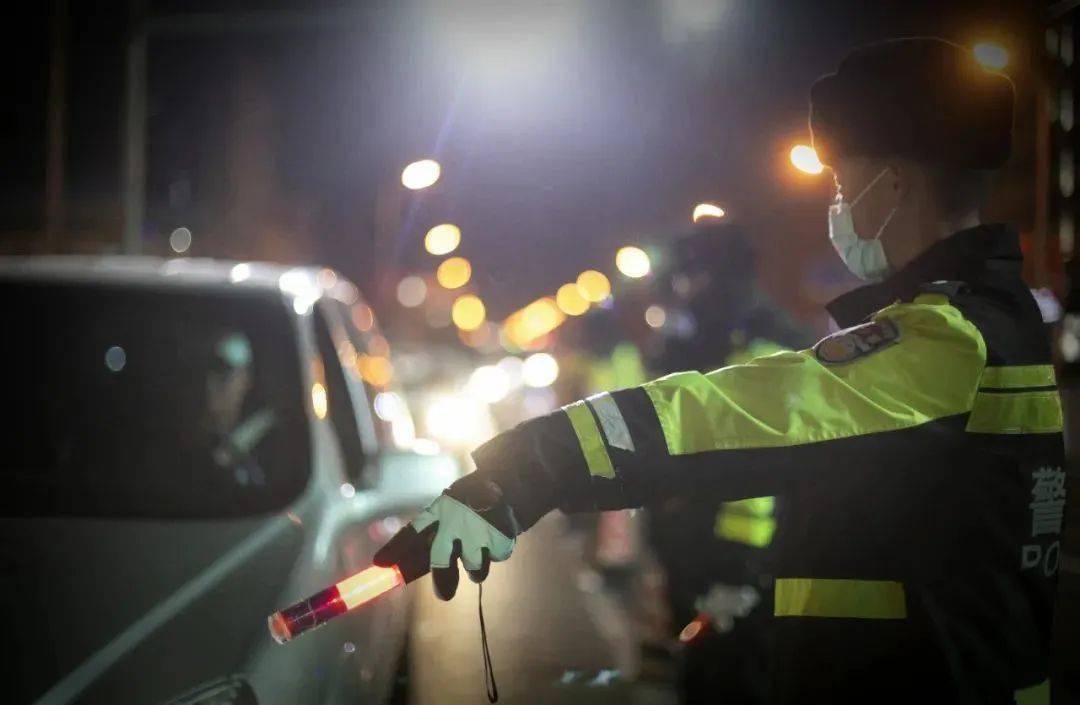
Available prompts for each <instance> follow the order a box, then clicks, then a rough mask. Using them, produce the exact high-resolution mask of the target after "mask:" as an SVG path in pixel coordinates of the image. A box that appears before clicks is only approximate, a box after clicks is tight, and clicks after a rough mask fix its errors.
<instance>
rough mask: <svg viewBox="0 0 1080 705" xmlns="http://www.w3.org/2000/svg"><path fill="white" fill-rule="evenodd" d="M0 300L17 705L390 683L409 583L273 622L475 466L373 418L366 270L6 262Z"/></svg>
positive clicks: (377, 355)
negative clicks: (347, 275) (352, 606)
mask: <svg viewBox="0 0 1080 705" xmlns="http://www.w3.org/2000/svg"><path fill="white" fill-rule="evenodd" d="M0 296H2V297H3V299H4V300H5V301H7V304H8V305H7V307H6V309H7V310H8V311H9V315H8V317H7V318H6V320H5V321H4V333H5V335H4V338H5V340H6V341H7V342H6V344H5V345H4V346H3V353H2V361H3V369H4V370H5V371H6V372H7V380H6V381H5V387H6V388H7V390H8V393H7V399H8V400H9V413H10V416H9V418H10V419H11V421H9V422H8V425H7V429H6V432H5V433H4V434H3V441H2V442H0V443H2V448H3V450H2V456H0V457H2V458H3V463H4V469H5V472H4V478H5V481H6V482H5V485H4V488H3V490H4V491H3V492H2V493H0V505H2V509H3V511H2V512H0V514H2V518H0V526H2V530H0V537H2V538H0V562H2V563H3V566H4V570H3V575H4V577H3V579H2V580H0V586H2V598H3V603H4V604H5V605H7V608H6V610H5V611H6V614H7V615H8V617H7V622H8V625H9V627H8V629H9V637H8V639H9V643H12V644H14V645H17V647H16V648H15V649H13V658H14V659H15V664H14V666H15V673H16V674H17V679H16V682H15V698H14V702H38V703H63V702H73V701H78V702H80V703H120V702H125V703H180V702H183V703H211V702H212V703H215V704H225V703H231V702H232V703H252V702H258V703H335V702H344V701H349V702H382V701H384V700H385V699H386V698H387V697H388V695H389V694H390V691H391V689H392V687H393V683H394V679H395V674H396V672H397V669H398V660H399V658H400V656H401V654H402V649H403V644H404V637H405V630H406V626H407V625H406V608H407V606H406V602H405V598H404V595H403V594H401V591H398V594H392V595H388V596H386V597H385V598H383V599H381V600H379V601H377V602H375V603H373V604H371V605H369V606H367V607H366V608H365V609H363V610H359V611H358V612H357V613H353V614H349V615H346V616H344V617H342V618H340V619H338V620H335V621H334V622H332V623H330V624H328V625H327V626H326V627H324V628H322V629H319V630H316V631H315V632H313V633H311V634H309V635H305V636H304V637H302V638H300V639H297V640H296V641H295V642H292V643H290V644H288V645H287V646H278V645H275V644H273V642H272V641H271V639H270V637H269V636H268V634H267V630H266V617H267V615H268V614H270V613H271V612H272V611H274V610H275V609H278V608H281V607H283V606H286V605H288V604H290V603H292V602H293V601H295V600H296V599H299V598H303V597H306V596H307V595H309V594H311V593H313V592H315V591H317V590H320V589H322V588H323V587H325V586H327V585H329V584H332V583H333V582H335V581H337V580H339V579H341V578H342V577H343V576H346V575H349V574H351V573H353V572H355V571H357V570H360V569H362V568H364V567H366V566H367V565H368V564H369V563H370V559H371V556H372V554H373V553H374V551H375V549H377V548H378V546H380V545H381V544H382V542H383V541H384V540H386V539H387V538H389V536H391V535H392V534H393V533H394V531H396V530H397V528H399V527H400V526H401V521H402V518H404V517H407V516H409V515H410V514H412V513H414V512H415V511H416V510H417V509H419V508H420V507H422V506H423V505H424V504H426V503H427V502H428V501H430V500H431V499H432V498H433V497H434V496H435V494H436V493H437V492H438V491H440V490H441V488H442V487H444V486H445V485H446V484H448V483H449V482H451V481H452V480H453V479H454V478H455V477H456V476H457V474H458V469H457V466H456V464H455V463H454V461H453V460H452V459H450V458H447V457H445V456H437V455H429V456H423V455H419V454H416V453H412V452H409V451H406V450H402V449H400V448H395V447H394V445H393V443H392V440H391V439H392V437H393V432H392V431H393V429H390V428H387V427H386V426H387V424H386V423H384V422H382V421H380V420H379V418H378V417H377V416H376V415H375V414H374V413H373V409H372V404H371V403H369V402H370V401H372V400H373V399H374V397H375V392H376V389H377V388H385V385H386V383H387V382H388V381H389V374H388V370H389V369H390V364H389V357H388V356H389V347H388V345H387V344H386V341H385V339H383V338H382V337H381V336H380V335H379V334H378V332H377V330H376V328H375V321H374V316H373V315H372V313H371V310H370V308H368V307H367V305H366V303H365V302H364V301H363V300H362V299H361V297H360V294H359V292H358V291H357V290H356V287H354V286H353V285H352V284H350V283H349V282H347V281H345V280H343V279H342V278H341V277H339V276H338V275H337V274H336V273H334V272H333V271H331V270H327V269H324V270H314V269H299V268H293V269H288V268H284V267H279V266H273V265H264V264H256V263H225V262H217V261H209V260H184V259H176V260H159V259H150V258H93V259H89V258H67V257H51V258H13V259H0ZM12 630H13V631H12ZM9 688H10V686H9ZM8 702H12V700H8Z"/></svg>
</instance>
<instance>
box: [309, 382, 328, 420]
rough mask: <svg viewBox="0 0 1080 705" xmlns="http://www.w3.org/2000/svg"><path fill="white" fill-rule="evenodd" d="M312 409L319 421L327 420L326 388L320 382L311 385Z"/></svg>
mask: <svg viewBox="0 0 1080 705" xmlns="http://www.w3.org/2000/svg"><path fill="white" fill-rule="evenodd" d="M311 408H312V409H314V410H315V416H317V417H318V418H319V419H325V418H326V387H324V386H323V385H322V383H320V382H316V383H315V384H313V385H311Z"/></svg>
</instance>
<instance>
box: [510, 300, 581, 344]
mask: <svg viewBox="0 0 1080 705" xmlns="http://www.w3.org/2000/svg"><path fill="white" fill-rule="evenodd" d="M565 320H566V314H564V313H563V312H562V310H561V309H560V308H559V306H558V304H557V303H555V299H553V298H551V297H550V296H545V297H544V298H542V299H537V300H536V301H533V302H532V303H531V304H529V305H528V306H526V307H525V308H522V309H518V310H517V311H515V312H514V313H512V314H510V316H508V317H507V319H506V321H505V322H504V323H503V331H504V332H505V333H506V337H507V338H508V339H509V340H510V342H511V343H513V344H514V345H516V346H517V347H519V348H523V347H525V346H526V345H528V344H529V343H531V342H532V341H534V340H536V339H537V338H539V337H541V336H543V335H545V334H547V333H550V332H551V331H553V330H555V329H556V328H558V327H559V326H561V325H562V323H563V321H565Z"/></svg>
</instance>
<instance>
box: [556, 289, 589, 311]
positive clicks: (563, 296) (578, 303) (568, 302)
mask: <svg viewBox="0 0 1080 705" xmlns="http://www.w3.org/2000/svg"><path fill="white" fill-rule="evenodd" d="M555 303H556V304H558V306H559V308H560V309H561V310H562V312H563V313H565V314H566V315H568V316H580V315H581V314H583V313H585V312H586V311H588V310H589V302H588V301H586V300H585V297H584V296H582V295H581V290H580V289H578V285H577V284H563V285H562V286H560V287H559V291H558V292H557V293H556V294H555Z"/></svg>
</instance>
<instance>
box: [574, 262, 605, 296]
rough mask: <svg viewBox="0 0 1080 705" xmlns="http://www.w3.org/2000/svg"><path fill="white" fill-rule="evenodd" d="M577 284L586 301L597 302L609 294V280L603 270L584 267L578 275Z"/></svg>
mask: <svg viewBox="0 0 1080 705" xmlns="http://www.w3.org/2000/svg"><path fill="white" fill-rule="evenodd" d="M577 286H578V289H579V290H580V291H581V295H582V296H583V297H584V298H585V300H586V301H590V302H592V303H594V304H595V303H599V302H601V301H603V300H604V299H606V298H607V297H608V296H610V295H611V282H610V281H608V278H607V277H606V276H604V273H603V272H598V271H596V270H595V269H586V270H585V271H584V272H582V273H581V274H579V275H578V278H577Z"/></svg>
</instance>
